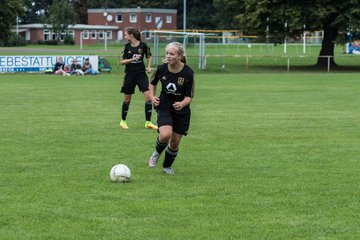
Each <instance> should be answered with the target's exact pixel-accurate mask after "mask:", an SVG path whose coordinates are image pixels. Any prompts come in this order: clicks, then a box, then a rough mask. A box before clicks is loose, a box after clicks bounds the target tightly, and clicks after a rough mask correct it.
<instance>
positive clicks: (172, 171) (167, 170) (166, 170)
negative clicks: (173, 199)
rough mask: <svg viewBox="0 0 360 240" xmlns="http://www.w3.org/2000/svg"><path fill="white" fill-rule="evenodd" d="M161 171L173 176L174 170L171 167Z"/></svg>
mask: <svg viewBox="0 0 360 240" xmlns="http://www.w3.org/2000/svg"><path fill="white" fill-rule="evenodd" d="M163 171H164V173H165V174H170V175H173V174H175V173H174V170H173V169H172V168H171V167H168V168H163Z"/></svg>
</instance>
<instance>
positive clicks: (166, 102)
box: [151, 63, 195, 114]
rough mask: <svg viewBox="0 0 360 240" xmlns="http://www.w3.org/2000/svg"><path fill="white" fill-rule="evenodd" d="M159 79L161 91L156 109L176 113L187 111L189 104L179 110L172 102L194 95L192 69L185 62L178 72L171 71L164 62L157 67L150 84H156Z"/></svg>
mask: <svg viewBox="0 0 360 240" xmlns="http://www.w3.org/2000/svg"><path fill="white" fill-rule="evenodd" d="M159 81H161V93H160V104H159V106H157V109H168V110H170V111H172V112H175V113H178V114H185V113H188V112H189V111H190V106H189V105H188V106H186V107H184V108H182V109H181V110H180V111H176V110H175V109H174V107H173V106H172V105H173V103H174V102H181V101H182V100H184V98H185V97H190V98H193V97H194V85H195V79H194V71H193V70H192V69H191V68H190V67H189V66H188V65H186V64H185V65H184V67H183V69H182V70H181V71H180V72H178V73H172V72H170V71H169V68H168V64H166V63H165V64H163V65H160V66H158V67H157V69H156V70H155V72H154V74H153V76H152V78H151V84H152V85H157V84H158V82H159Z"/></svg>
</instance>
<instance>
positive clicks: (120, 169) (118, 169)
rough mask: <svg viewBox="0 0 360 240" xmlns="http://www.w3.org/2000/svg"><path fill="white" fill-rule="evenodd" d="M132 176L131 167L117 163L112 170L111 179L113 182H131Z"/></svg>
mask: <svg viewBox="0 0 360 240" xmlns="http://www.w3.org/2000/svg"><path fill="white" fill-rule="evenodd" d="M130 178H131V172H130V169H129V168H128V167H127V166H126V165H124V164H116V165H115V166H113V167H112V168H111V170H110V179H111V181H113V182H129V181H130Z"/></svg>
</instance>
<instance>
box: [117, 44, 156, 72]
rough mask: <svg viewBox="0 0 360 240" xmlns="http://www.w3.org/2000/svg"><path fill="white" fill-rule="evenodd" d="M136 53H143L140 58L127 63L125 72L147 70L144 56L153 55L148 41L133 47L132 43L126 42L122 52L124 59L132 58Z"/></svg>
mask: <svg viewBox="0 0 360 240" xmlns="http://www.w3.org/2000/svg"><path fill="white" fill-rule="evenodd" d="M135 54H141V58H140V59H139V60H137V61H136V60H133V61H132V62H131V63H129V64H126V65H125V72H138V71H145V64H144V56H145V57H146V58H149V57H150V56H151V52H150V48H149V47H148V46H147V44H146V43H144V42H140V44H139V46H137V47H132V46H131V44H130V43H127V44H125V46H124V48H123V52H122V58H123V59H132V58H133V56H134V55H135Z"/></svg>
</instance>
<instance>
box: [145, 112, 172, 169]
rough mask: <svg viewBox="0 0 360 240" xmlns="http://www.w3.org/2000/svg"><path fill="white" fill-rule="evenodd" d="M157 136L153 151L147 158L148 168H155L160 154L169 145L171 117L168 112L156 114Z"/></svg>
mask: <svg viewBox="0 0 360 240" xmlns="http://www.w3.org/2000/svg"><path fill="white" fill-rule="evenodd" d="M158 126H159V130H158V132H159V135H158V137H157V139H156V145H155V150H154V152H153V154H152V155H151V156H150V158H149V162H148V163H149V167H156V165H157V162H158V160H159V158H160V155H161V153H162V152H163V151H164V149H165V148H166V146H167V145H168V144H169V141H170V138H171V135H172V117H171V113H170V112H168V111H159V112H158Z"/></svg>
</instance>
